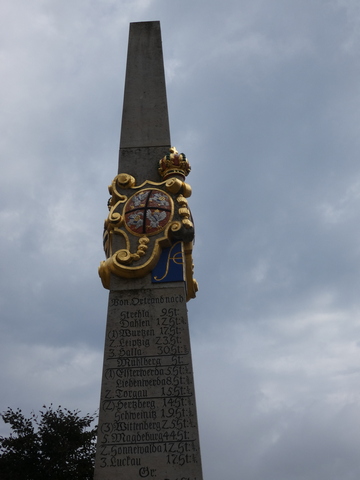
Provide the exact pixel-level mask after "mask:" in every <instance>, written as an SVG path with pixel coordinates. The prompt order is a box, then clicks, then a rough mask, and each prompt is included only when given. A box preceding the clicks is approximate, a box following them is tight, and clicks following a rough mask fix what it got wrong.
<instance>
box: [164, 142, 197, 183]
mask: <svg viewBox="0 0 360 480" xmlns="http://www.w3.org/2000/svg"><path fill="white" fill-rule="evenodd" d="M169 152H170V153H168V154H167V155H165V157H163V158H162V159H161V160H160V161H159V169H158V171H159V174H160V175H161V177H162V178H163V179H164V180H166V179H167V178H169V177H180V178H181V179H182V180H185V177H186V176H187V175H189V173H190V170H191V167H190V163H189V162H188V159H187V158H186V155H185V153H179V152H178V151H177V150H176V148H175V147H171V148H170V150H169Z"/></svg>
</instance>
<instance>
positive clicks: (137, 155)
mask: <svg viewBox="0 0 360 480" xmlns="http://www.w3.org/2000/svg"><path fill="white" fill-rule="evenodd" d="M169 147H170V129H169V117H168V108H167V99H166V85H165V74H164V61H163V53H162V43H161V31H160V22H140V23H131V24H130V33H129V46H128V57H127V65H126V79H125V92H124V105H123V116H122V125H121V135H120V155H119V173H122V172H126V173H129V174H130V175H133V176H134V177H136V179H137V183H138V184H139V183H141V182H143V181H144V180H153V181H159V175H158V173H157V165H156V161H157V160H160V158H162V157H163V156H164V155H165V154H166V153H168V150H169Z"/></svg>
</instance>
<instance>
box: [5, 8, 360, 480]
mask: <svg viewBox="0 0 360 480" xmlns="http://www.w3.org/2000/svg"><path fill="white" fill-rule="evenodd" d="M149 20H160V21H161V29H162V37H163V50H164V60H165V69H166V81H167V93H168V103H169V116H170V125H171V136H172V143H173V145H175V146H176V147H177V148H178V149H179V151H184V152H185V153H186V154H187V156H188V158H189V160H190V162H191V164H192V172H191V175H190V176H189V177H188V182H189V183H190V184H191V186H192V188H193V196H192V198H191V199H190V202H189V203H190V206H191V208H192V211H193V215H194V218H195V221H196V229H197V231H196V235H197V237H196V248H195V277H196V279H197V280H198V282H199V284H200V291H199V293H198V295H197V298H196V299H195V300H191V302H190V303H189V318H190V323H191V336H192V350H193V360H194V369H195V379H196V387H197V390H196V392H197V403H198V416H199V426H200V434H201V447H202V460H203V469H204V478H205V479H206V480H219V479H226V480H239V479H245V480H265V479H266V480H339V479H342V480H353V479H354V480H355V479H356V480H357V479H358V478H359V476H360V455H359V448H360V294H359V291H360V162H359V152H360V132H359V130H360V82H359V77H360V58H359V55H360V4H359V2H358V1H357V0H302V1H296V0H293V1H290V0H272V1H269V0H222V1H221V2H220V1H217V2H216V1H214V0H207V1H206V2H205V1H201V0H182V1H179V0H170V1H169V0H131V1H130V0H71V1H70V0H32V1H29V0H3V1H2V2H1V3H0V23H1V25H0V26H1V28H0V57H1V62H0V82H1V91H0V96H1V99H0V105H1V107H0V125H1V137H0V155H1V165H2V167H1V175H0V219H1V228H0V250H1V275H0V282H1V290H0V306H1V327H0V328H1V330H0V361H1V369H0V384H1V389H0V410H1V411H3V410H5V409H6V408H7V407H13V408H17V407H20V408H22V409H23V410H24V411H25V412H30V411H31V410H35V411H37V410H39V409H40V408H41V406H42V405H43V404H46V405H49V404H50V403H53V404H54V405H55V406H57V405H62V406H64V407H68V408H78V409H80V410H81V411H82V412H83V413H84V414H85V413H87V412H90V413H92V412H94V411H95V410H96V409H97V408H98V404H99V394H100V376H101V368H102V355H103V338H104V331H105V320H106V308H107V296H108V292H107V291H106V290H104V289H103V288H102V286H101V282H100V279H99V278H98V275H97V267H98V265H99V263H100V261H101V260H103V258H104V255H103V251H102V227H103V220H104V218H105V216H106V215H107V208H106V202H107V199H108V191H107V186H108V184H109V183H110V182H111V180H112V179H113V177H114V176H115V175H116V173H117V155H118V147H119V132H120V121H121V110H122V99H123V88H124V75H125V63H126V53H127V39H128V29H129V23H130V22H136V21H149ZM4 431H6V428H5V429H4V426H3V425H1V427H0V432H4Z"/></svg>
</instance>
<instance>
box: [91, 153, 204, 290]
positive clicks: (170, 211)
mask: <svg viewBox="0 0 360 480" xmlns="http://www.w3.org/2000/svg"><path fill="white" fill-rule="evenodd" d="M159 165H160V166H159V173H160V175H161V176H162V177H163V181H162V182H152V181H145V182H144V183H142V184H141V185H138V186H137V185H136V179H135V178H134V177H133V176H131V175H128V174H126V173H120V174H119V175H117V176H116V177H115V178H114V180H113V182H112V184H111V185H110V186H109V192H110V194H111V198H110V200H109V203H108V208H109V215H108V217H107V219H106V220H105V225H104V250H105V254H106V257H107V260H106V261H104V262H101V264H100V267H99V275H100V277H101V280H102V283H103V285H104V287H105V288H110V275H111V274H114V275H116V276H119V277H124V278H140V277H143V276H145V275H147V274H148V273H150V272H151V281H152V282H153V283H164V282H174V281H185V282H186V287H187V299H188V300H189V299H190V298H194V297H195V294H196V291H197V282H196V281H195V280H194V279H193V261H192V248H193V241H194V225H193V221H192V217H191V213H190V210H189V207H188V203H187V199H186V198H188V197H190V195H191V187H190V186H189V185H188V184H187V183H185V182H184V179H185V175H187V173H189V171H190V165H189V163H188V161H187V159H186V157H185V155H184V154H178V152H177V151H176V149H175V148H171V149H170V154H168V155H166V156H165V157H164V158H163V159H161V160H160V163H159Z"/></svg>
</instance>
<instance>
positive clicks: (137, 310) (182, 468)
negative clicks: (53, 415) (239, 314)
mask: <svg viewBox="0 0 360 480" xmlns="http://www.w3.org/2000/svg"><path fill="white" fill-rule="evenodd" d="M185 298H186V296H185V290H184V287H183V286H181V285H178V286H176V287H165V288H157V287H156V288H152V289H150V288H148V289H140V290H138V289H136V290H127V291H122V292H117V291H112V292H111V293H110V297H109V309H108V323H107V327H106V340H105V356H104V370H103V385H102V396H101V402H100V423H99V438H98V452H99V453H98V455H97V459H96V468H95V480H100V479H101V480H104V479H106V480H115V479H124V480H125V479H126V480H138V479H141V478H156V479H160V480H167V479H168V480H179V479H186V480H201V479H202V474H201V460H200V447H199V441H198V428H197V416H196V404H195V392H194V380H193V370H192V362H191V352H190V340H189V329H188V321H187V309H186V303H185Z"/></svg>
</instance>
